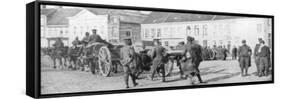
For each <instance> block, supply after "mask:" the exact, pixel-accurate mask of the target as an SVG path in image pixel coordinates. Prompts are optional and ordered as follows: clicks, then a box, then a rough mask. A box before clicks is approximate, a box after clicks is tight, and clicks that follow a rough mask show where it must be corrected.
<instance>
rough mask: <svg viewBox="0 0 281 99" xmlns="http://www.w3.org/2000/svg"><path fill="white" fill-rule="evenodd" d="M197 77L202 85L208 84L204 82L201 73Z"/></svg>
mask: <svg viewBox="0 0 281 99" xmlns="http://www.w3.org/2000/svg"><path fill="white" fill-rule="evenodd" d="M196 76H197V78H198V80H199V82H200V83H206V82H204V81H203V80H202V78H201V75H200V73H198V74H196Z"/></svg>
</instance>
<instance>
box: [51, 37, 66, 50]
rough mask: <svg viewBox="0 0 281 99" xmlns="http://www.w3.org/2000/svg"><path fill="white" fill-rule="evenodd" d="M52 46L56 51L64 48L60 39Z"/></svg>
mask: <svg viewBox="0 0 281 99" xmlns="http://www.w3.org/2000/svg"><path fill="white" fill-rule="evenodd" d="M53 46H54V47H55V48H56V49H57V48H62V47H64V44H63V42H62V40H61V38H57V40H56V42H55V43H54V45H53Z"/></svg>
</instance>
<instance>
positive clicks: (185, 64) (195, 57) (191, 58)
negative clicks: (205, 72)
mask: <svg viewBox="0 0 281 99" xmlns="http://www.w3.org/2000/svg"><path fill="white" fill-rule="evenodd" d="M193 41H194V38H193V37H190V36H188V37H187V44H186V45H185V49H184V51H183V53H182V55H183V57H182V59H181V66H182V70H183V72H184V74H185V75H186V76H187V77H189V78H190V81H191V84H194V82H193V77H194V76H195V75H196V76H197V77H198V80H199V82H200V83H204V82H203V81H202V78H201V75H200V71H199V65H200V63H201V61H202V60H203V59H202V50H201V49H202V47H201V46H200V45H199V44H195V43H194V42H193Z"/></svg>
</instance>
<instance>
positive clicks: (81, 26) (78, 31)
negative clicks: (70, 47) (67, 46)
mask: <svg viewBox="0 0 281 99" xmlns="http://www.w3.org/2000/svg"><path fill="white" fill-rule="evenodd" d="M92 29H97V34H99V35H100V36H101V37H102V38H103V39H105V40H108V39H109V38H108V16H107V15H95V14H93V13H91V12H89V11H88V10H83V11H81V12H80V13H78V14H77V15H76V16H73V17H70V18H69V39H70V42H72V41H73V40H74V39H75V37H77V36H78V37H79V39H80V40H81V39H82V38H83V37H84V36H85V33H86V32H89V33H90V34H92Z"/></svg>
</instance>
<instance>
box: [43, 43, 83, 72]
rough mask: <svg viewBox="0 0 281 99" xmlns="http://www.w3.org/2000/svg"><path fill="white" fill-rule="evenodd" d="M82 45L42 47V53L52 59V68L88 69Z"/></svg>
mask: <svg viewBox="0 0 281 99" xmlns="http://www.w3.org/2000/svg"><path fill="white" fill-rule="evenodd" d="M84 50H85V49H84V47H82V46H77V47H75V48H74V47H68V46H64V47H60V48H54V47H49V48H42V49H41V51H42V55H47V56H48V57H50V59H51V60H52V65H53V68H54V69H69V70H81V71H88V66H87V64H86V63H88V62H87V61H88V60H87V58H86V57H85V52H84Z"/></svg>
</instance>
